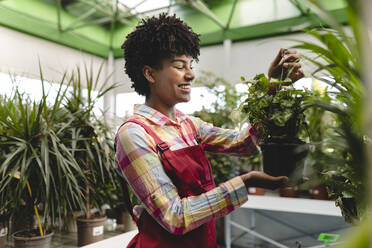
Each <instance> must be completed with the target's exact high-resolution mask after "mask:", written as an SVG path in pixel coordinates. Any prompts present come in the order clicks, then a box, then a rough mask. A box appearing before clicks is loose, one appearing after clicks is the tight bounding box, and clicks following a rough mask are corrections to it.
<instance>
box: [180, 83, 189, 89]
mask: <svg viewBox="0 0 372 248" xmlns="http://www.w3.org/2000/svg"><path fill="white" fill-rule="evenodd" d="M178 88H181V89H182V90H190V88H191V85H190V84H179V85H178Z"/></svg>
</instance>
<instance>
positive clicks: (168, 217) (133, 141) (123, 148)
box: [115, 123, 248, 235]
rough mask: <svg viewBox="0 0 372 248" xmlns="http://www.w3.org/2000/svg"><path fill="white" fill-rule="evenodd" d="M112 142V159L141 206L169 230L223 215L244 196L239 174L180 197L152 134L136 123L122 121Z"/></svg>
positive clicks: (181, 230)
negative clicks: (196, 192)
mask: <svg viewBox="0 0 372 248" xmlns="http://www.w3.org/2000/svg"><path fill="white" fill-rule="evenodd" d="M115 143H116V160H117V162H118V164H119V165H120V168H121V170H122V172H123V175H124V177H125V178H126V180H127V182H128V183H129V185H130V187H131V188H132V189H133V191H134V192H135V194H136V195H137V197H138V199H139V200H140V201H141V203H142V205H143V206H144V208H145V210H146V211H147V212H148V213H149V214H150V215H151V216H152V217H153V218H154V219H155V220H156V221H157V222H158V223H159V224H160V225H161V226H163V227H164V228H165V229H166V230H168V231H169V232H170V233H173V234H179V235H181V234H184V233H187V232H188V231H190V230H193V229H195V228H197V227H198V226H200V225H202V224H204V223H206V222H208V221H210V220H212V219H213V218H214V217H220V216H224V215H227V214H228V213H230V212H231V211H233V210H234V209H235V208H236V207H238V206H240V205H242V204H243V203H244V202H245V201H247V199H248V198H247V190H246V188H245V185H244V183H243V181H242V179H241V177H235V178H233V179H231V180H229V181H227V182H225V183H223V184H221V185H220V186H219V187H217V188H214V189H213V190H211V191H208V192H206V193H203V194H201V195H198V196H191V197H186V198H180V197H179V195H178V193H177V188H176V187H175V185H174V184H173V183H172V181H171V180H170V178H169V177H168V176H167V174H166V173H165V171H164V169H163V166H162V164H161V161H160V159H159V156H158V154H157V152H156V150H155V145H156V144H155V142H154V140H153V138H152V137H151V136H150V135H149V134H147V133H146V131H145V130H144V129H143V128H142V127H141V126H139V125H138V124H136V123H126V124H125V125H123V126H122V127H121V128H120V129H119V131H118V133H117V136H116V140H115Z"/></svg>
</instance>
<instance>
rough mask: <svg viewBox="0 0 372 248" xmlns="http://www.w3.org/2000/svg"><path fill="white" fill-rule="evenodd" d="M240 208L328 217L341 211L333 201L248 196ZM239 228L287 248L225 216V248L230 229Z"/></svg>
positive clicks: (281, 247) (229, 239)
mask: <svg viewBox="0 0 372 248" xmlns="http://www.w3.org/2000/svg"><path fill="white" fill-rule="evenodd" d="M241 208H247V209H252V210H271V211H282V212H292V213H301V214H316V215H328V216H342V215H341V210H340V209H339V208H338V207H336V206H335V202H333V201H324V200H312V199H302V198H288V197H274V196H255V195H249V196H248V201H247V202H246V203H244V204H243V205H242V206H241ZM232 226H234V227H236V228H239V229H241V230H243V231H245V232H247V233H249V234H251V235H253V236H255V237H257V238H260V239H262V240H265V241H266V242H269V243H271V244H273V245H274V246H276V247H279V248H288V246H285V245H283V244H280V243H279V242H276V241H275V240H272V239H270V238H268V237H266V236H264V235H262V234H260V233H257V232H255V231H253V230H251V229H249V228H247V227H245V226H243V225H241V224H238V223H236V222H234V221H232V220H231V216H230V215H227V216H225V244H226V248H231V227H232Z"/></svg>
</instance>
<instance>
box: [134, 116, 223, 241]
mask: <svg viewBox="0 0 372 248" xmlns="http://www.w3.org/2000/svg"><path fill="white" fill-rule="evenodd" d="M186 121H188V122H189V124H190V125H191V127H192V128H193V132H194V137H195V139H196V141H197V143H198V144H197V145H193V146H189V147H185V148H182V149H179V150H176V151H171V150H170V149H169V146H168V144H167V143H166V142H163V141H162V140H161V139H160V138H159V136H158V135H157V134H156V133H155V132H154V131H153V130H152V128H151V127H149V126H148V125H146V124H145V123H143V122H142V121H141V120H139V119H137V118H132V119H130V120H128V121H127V122H134V123H137V124H139V125H140V126H142V127H143V128H144V129H145V130H146V132H147V133H148V134H149V135H150V136H151V137H152V138H153V139H154V140H155V142H156V144H157V145H156V149H157V151H158V153H159V156H160V157H161V160H162V164H163V168H164V170H165V172H166V173H167V175H168V176H169V178H170V179H171V180H172V182H173V184H174V185H175V186H176V187H177V190H178V194H179V196H180V197H181V198H184V197H188V196H196V195H200V194H202V193H205V192H207V191H209V190H212V189H214V188H215V187H216V186H215V183H214V179H213V175H212V168H211V165H210V163H209V161H208V159H207V157H206V156H205V152H204V147H203V145H202V144H201V139H200V136H199V135H198V133H197V131H196V129H195V126H194V124H193V123H192V122H191V121H190V120H189V119H186ZM137 225H138V229H139V233H138V234H137V235H136V236H135V237H134V238H133V239H132V240H131V242H130V243H129V245H128V246H127V248H134V247H135V248H175V247H176V248H199V247H203V248H218V245H217V243H216V226H215V220H214V219H213V220H211V221H209V222H207V223H205V224H203V225H201V226H199V227H198V228H196V229H194V230H192V231H189V232H188V233H186V234H184V235H175V234H171V233H170V232H168V231H167V230H165V229H164V228H163V227H162V226H161V225H160V224H158V223H157V222H156V220H155V219H154V218H153V217H152V216H150V215H149V214H148V213H147V211H146V210H144V211H143V212H142V215H141V217H140V218H139V220H138V222H137Z"/></svg>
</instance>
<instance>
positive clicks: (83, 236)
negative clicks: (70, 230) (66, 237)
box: [76, 216, 107, 247]
mask: <svg viewBox="0 0 372 248" xmlns="http://www.w3.org/2000/svg"><path fill="white" fill-rule="evenodd" d="M106 219H107V217H106V216H98V217H93V218H91V219H83V218H78V219H77V220H76V223H77V229H78V230H77V231H78V246H79V247H80V246H84V245H88V244H91V243H95V242H97V241H100V240H102V239H103V230H104V224H105V221H106Z"/></svg>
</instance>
